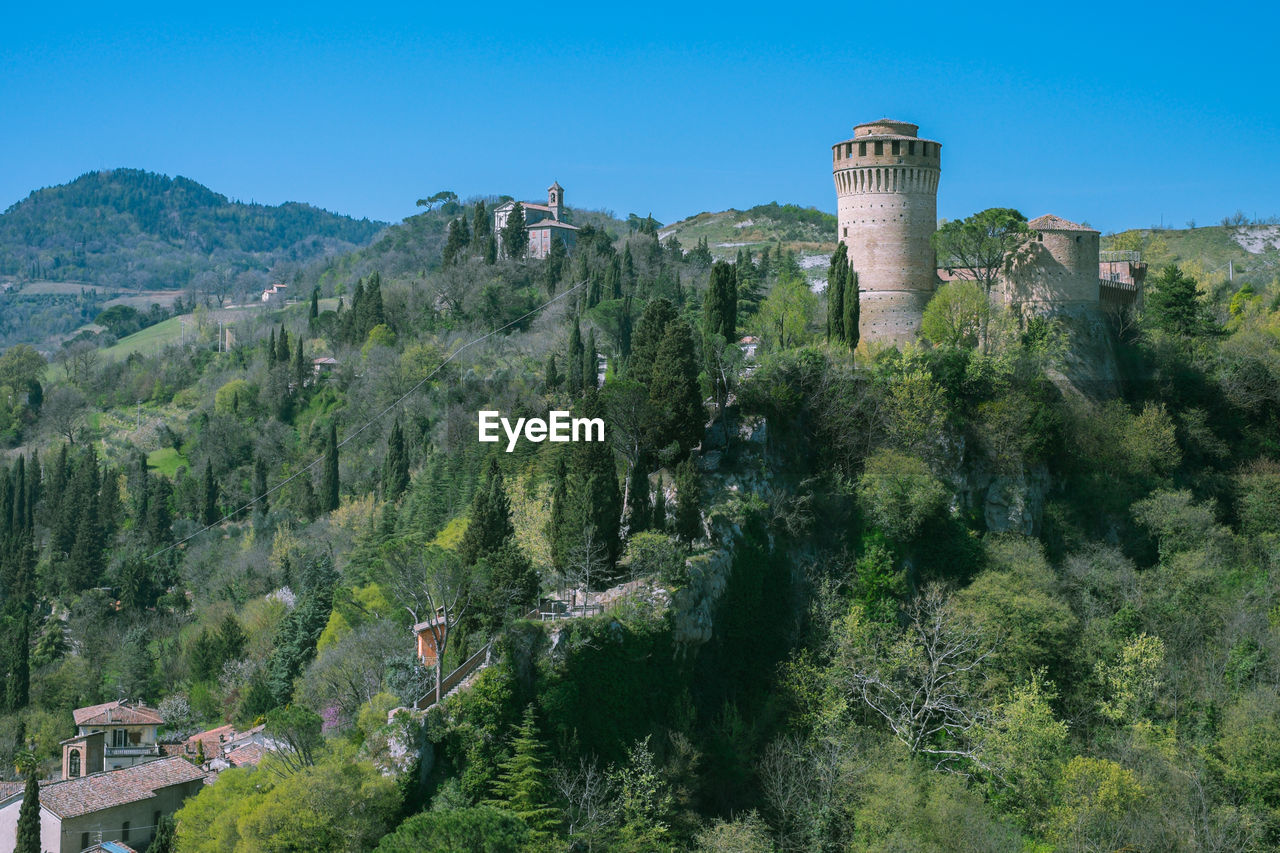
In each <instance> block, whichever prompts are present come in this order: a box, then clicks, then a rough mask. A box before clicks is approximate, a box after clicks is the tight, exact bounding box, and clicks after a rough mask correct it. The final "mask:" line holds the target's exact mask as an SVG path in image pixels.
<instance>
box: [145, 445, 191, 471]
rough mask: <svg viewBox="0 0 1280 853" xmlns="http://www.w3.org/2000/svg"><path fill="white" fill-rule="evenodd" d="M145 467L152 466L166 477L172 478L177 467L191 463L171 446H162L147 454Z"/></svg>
mask: <svg viewBox="0 0 1280 853" xmlns="http://www.w3.org/2000/svg"><path fill="white" fill-rule="evenodd" d="M147 467H148V468H154V469H155V470H156V471H158V472H159V473H161V474H163V475H164V476H166V477H170V478H172V477H173V476H175V475H176V474H177V473H178V469H179V468H183V467H187V468H189V467H191V463H190V462H189V461H188V460H187V458H186V457H185V456H183V455H182V454H181V453H179V452H178V451H176V450H174V449H173V448H172V447H162V448H160V449H159V450H153V451H151V452H150V453H148V454H147Z"/></svg>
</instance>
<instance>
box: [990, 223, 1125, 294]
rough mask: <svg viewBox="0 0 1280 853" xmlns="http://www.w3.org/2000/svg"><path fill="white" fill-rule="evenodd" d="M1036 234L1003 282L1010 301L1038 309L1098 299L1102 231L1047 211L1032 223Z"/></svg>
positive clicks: (1003, 287) (1030, 224) (1015, 260)
mask: <svg viewBox="0 0 1280 853" xmlns="http://www.w3.org/2000/svg"><path fill="white" fill-rule="evenodd" d="M1027 225H1028V226H1029V227H1030V228H1031V231H1032V233H1033V234H1035V238H1034V239H1033V240H1032V241H1031V242H1029V243H1028V244H1027V245H1026V246H1025V247H1024V250H1023V251H1022V252H1021V253H1020V255H1019V256H1018V257H1016V258H1015V259H1014V263H1013V265H1012V267H1013V268H1012V270H1011V271H1010V274H1009V275H1007V276H1005V277H1004V280H1003V281H1002V282H1001V285H1002V287H1001V289H1002V291H1003V293H1002V296H1003V299H1004V302H1005V304H1008V305H1022V306H1026V307H1029V308H1032V309H1034V310H1043V309H1044V308H1046V307H1058V306H1066V305H1097V304H1098V302H1099V293H1100V286H1101V283H1100V281H1099V278H1100V277H1099V273H1098V238H1099V234H1098V231H1097V230H1096V229H1094V228H1090V227H1089V226H1088V225H1080V224H1078V223H1075V222H1072V221H1070V220H1069V219H1063V218H1062V217H1060V216H1053V215H1052V214H1046V215H1044V216H1039V217H1036V218H1035V219H1033V220H1031V221H1030V222H1028V223H1027Z"/></svg>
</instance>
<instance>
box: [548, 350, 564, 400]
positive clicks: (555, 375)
mask: <svg viewBox="0 0 1280 853" xmlns="http://www.w3.org/2000/svg"><path fill="white" fill-rule="evenodd" d="M560 378H561V377H560V373H559V372H558V371H557V370H556V354H555V353H551V354H550V355H548V356H547V371H546V379H545V383H546V386H547V390H548V391H554V390H555V389H556V388H558V387H560Z"/></svg>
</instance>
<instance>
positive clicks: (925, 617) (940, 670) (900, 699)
mask: <svg viewBox="0 0 1280 853" xmlns="http://www.w3.org/2000/svg"><path fill="white" fill-rule="evenodd" d="M907 616H908V620H909V621H908V625H907V627H906V630H905V631H904V632H901V633H899V632H897V631H895V630H892V629H888V628H885V627H884V626H878V625H873V624H871V623H870V622H868V621H867V620H865V619H863V618H860V617H859V616H858V615H857V614H856V612H855V614H854V615H851V616H850V617H849V618H848V622H847V624H846V626H845V631H844V632H843V636H842V638H841V646H842V648H841V657H842V658H843V662H844V665H845V666H846V667H847V678H848V689H849V691H850V692H851V693H852V695H853V697H854V698H855V699H857V700H859V701H861V702H862V703H863V704H864V705H865V706H866V707H868V708H870V709H871V710H872V711H873V712H875V713H876V714H877V715H879V716H880V717H881V718H883V719H884V721H885V722H886V723H887V724H888V725H889V729H890V730H891V731H892V732H893V734H894V737H896V738H897V739H898V740H899V741H900V742H901V743H902V744H903V745H905V746H906V747H907V748H909V749H910V750H912V751H913V752H916V753H919V754H922V755H928V756H932V757H933V758H935V759H936V761H937V764H936V768H937V769H948V770H957V771H959V770H962V767H963V765H965V764H966V763H971V762H972V763H978V764H981V763H982V761H981V756H980V754H979V749H978V747H976V746H975V745H974V744H973V743H972V741H971V736H973V735H976V734H978V732H979V731H980V729H979V727H980V725H981V724H982V723H983V722H984V721H985V719H986V716H987V710H986V709H987V707H988V706H987V704H986V703H985V702H984V701H983V699H984V696H983V686H982V680H983V679H982V669H983V665H984V663H985V662H986V661H987V659H988V658H989V657H990V656H991V654H992V652H993V651H994V650H995V646H996V642H995V640H994V639H993V637H992V636H991V635H990V634H989V633H988V632H987V631H986V630H984V628H983V627H982V626H980V625H976V624H973V623H971V622H966V620H965V619H964V618H963V617H962V616H960V615H959V614H958V613H956V612H955V610H954V609H953V608H952V607H951V606H950V603H949V601H948V599H947V595H946V593H945V592H944V591H943V590H942V589H941V588H940V587H939V586H937V585H932V586H929V587H928V588H927V589H926V590H925V591H924V593H923V594H921V595H920V596H919V597H917V598H916V600H915V601H913V602H912V603H911V605H910V606H909V607H908V608H907Z"/></svg>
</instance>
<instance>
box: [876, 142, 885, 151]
mask: <svg viewBox="0 0 1280 853" xmlns="http://www.w3.org/2000/svg"><path fill="white" fill-rule="evenodd" d="M876 153H877V154H883V153H884V143H883V142H877V143H876Z"/></svg>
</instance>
